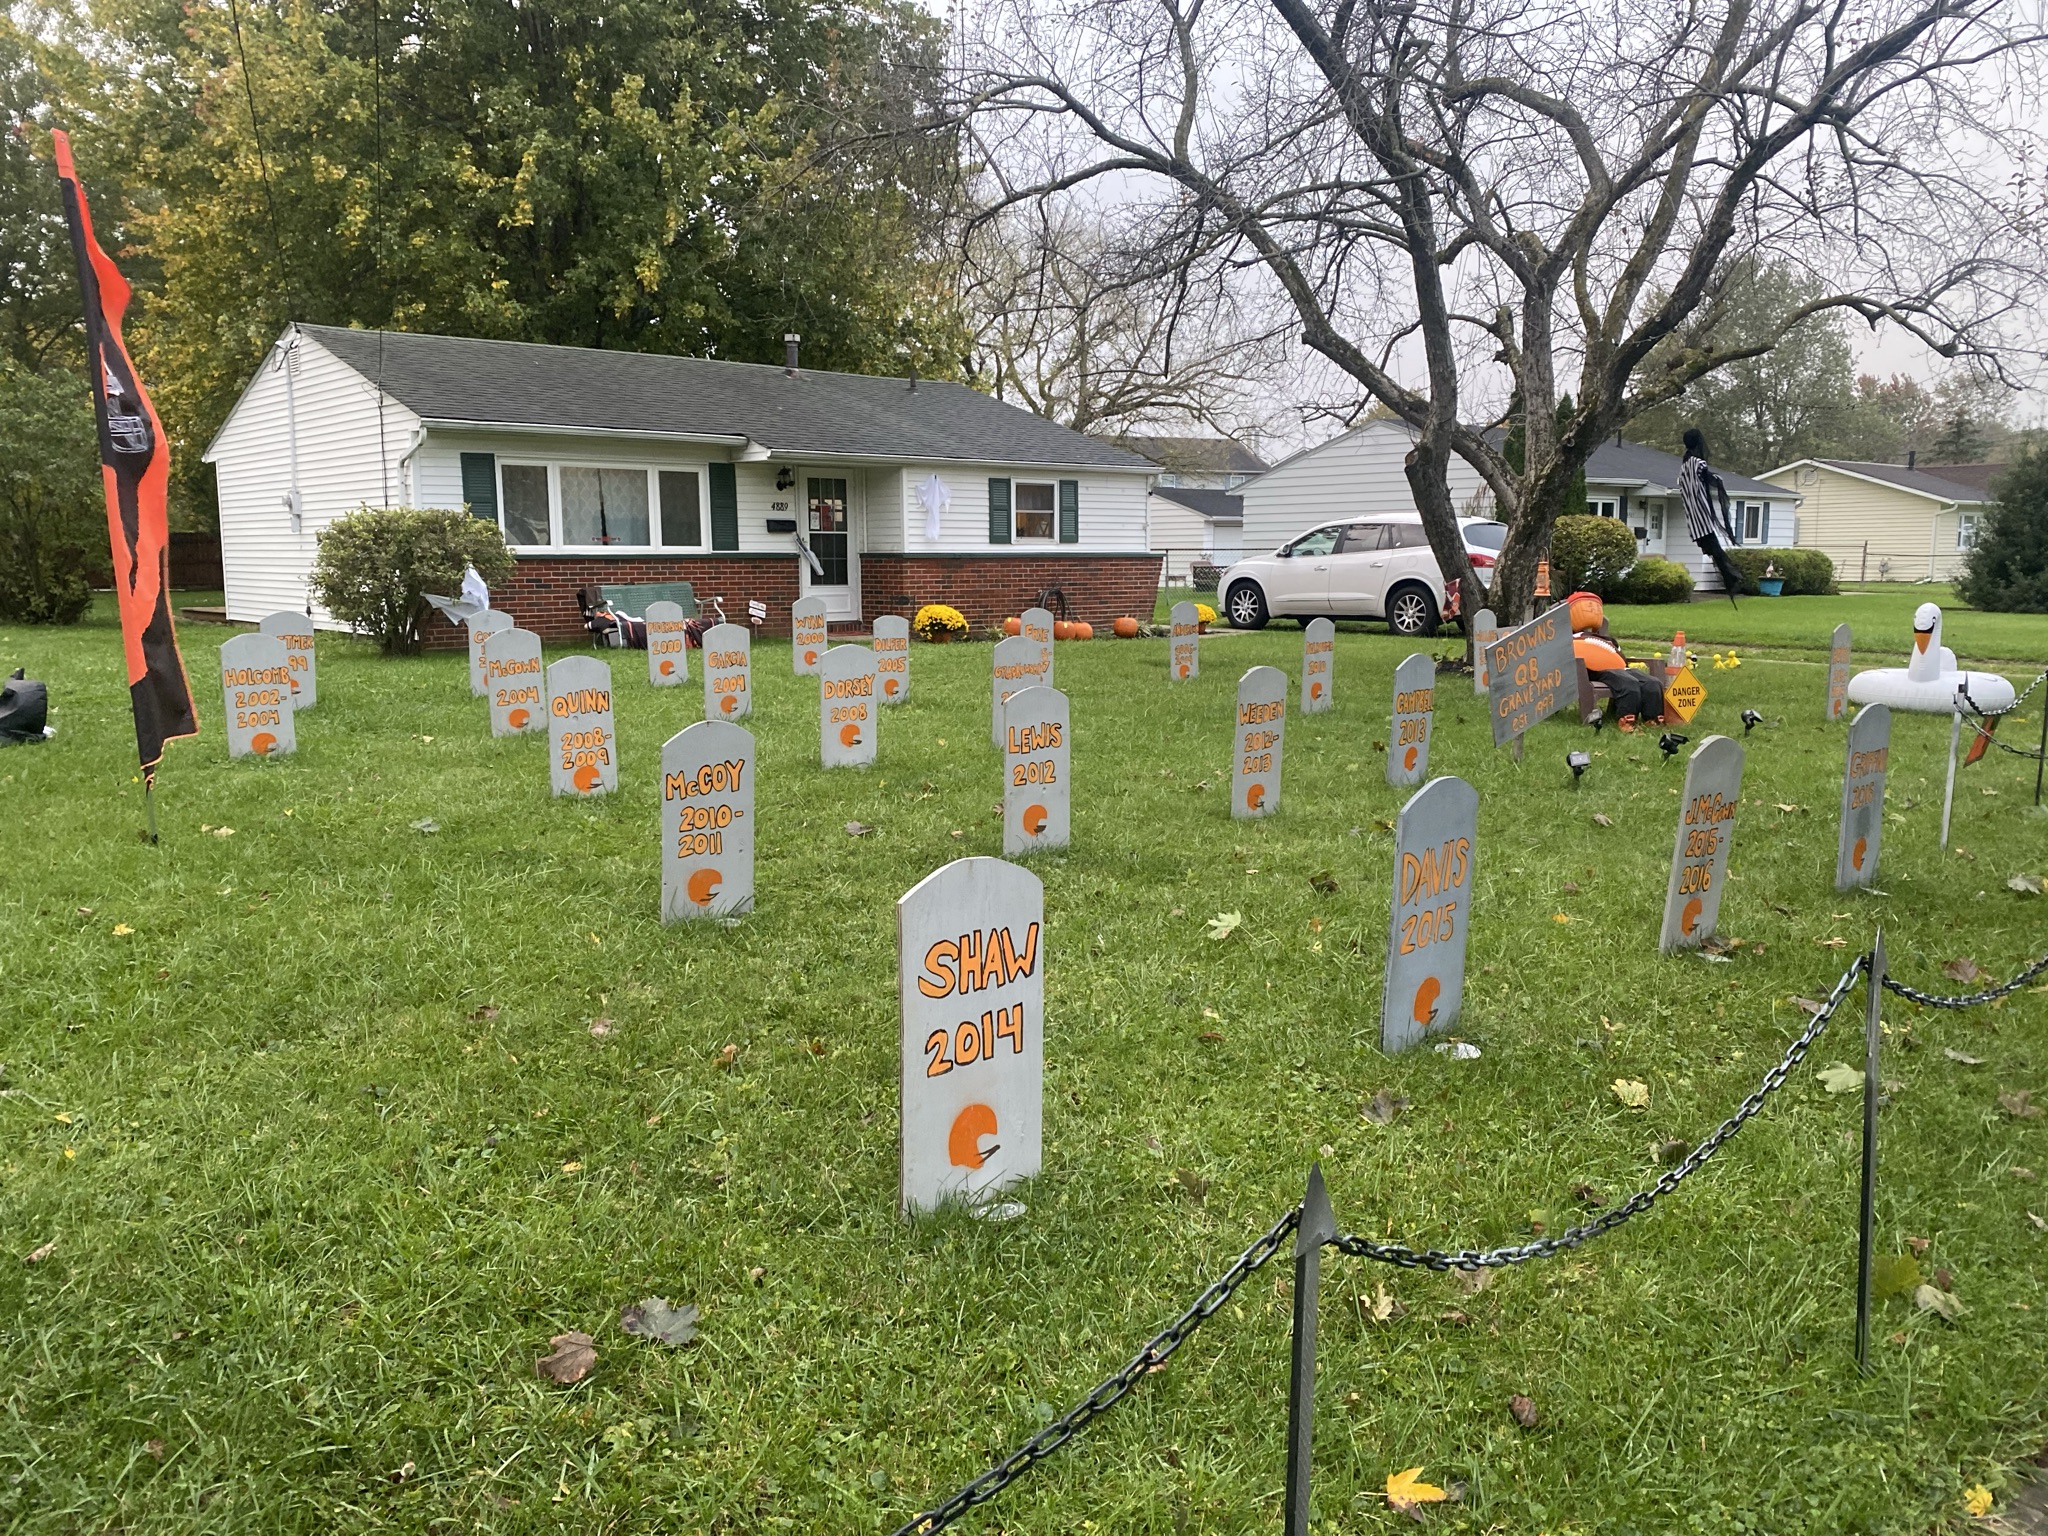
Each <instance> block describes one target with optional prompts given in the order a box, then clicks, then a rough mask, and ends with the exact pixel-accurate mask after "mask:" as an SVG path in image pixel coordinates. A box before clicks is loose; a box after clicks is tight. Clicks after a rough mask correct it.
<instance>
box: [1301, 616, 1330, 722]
mask: <svg viewBox="0 0 2048 1536" xmlns="http://www.w3.org/2000/svg"><path fill="white" fill-rule="evenodd" d="M1336 659H1337V626H1336V625H1334V624H1332V623H1331V622H1330V621H1329V620H1328V619H1310V620H1309V621H1308V624H1307V626H1306V627H1305V628H1304V629H1303V630H1302V632H1301V712H1302V713H1303V714H1304V715H1320V714H1322V713H1324V712H1325V711H1326V710H1328V709H1329V707H1330V705H1331V703H1332V700H1331V698H1330V685H1331V681H1332V673H1331V664H1332V663H1333V662H1334V661H1335V660H1336Z"/></svg>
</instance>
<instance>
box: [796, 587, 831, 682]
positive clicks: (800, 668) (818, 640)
mask: <svg viewBox="0 0 2048 1536" xmlns="http://www.w3.org/2000/svg"><path fill="white" fill-rule="evenodd" d="M789 638H790V642H791V644H790V647H789V654H790V665H791V666H792V667H794V668H795V669H796V675H797V676H798V677H810V676H813V675H814V674H816V672H817V670H818V667H819V666H820V664H822V663H823V661H824V659H825V650H826V646H825V599H823V598H822V597H801V598H798V599H797V600H796V601H795V602H793V603H791V604H790V605H789Z"/></svg>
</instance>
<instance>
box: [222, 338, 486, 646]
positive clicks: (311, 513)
mask: <svg viewBox="0 0 2048 1536" xmlns="http://www.w3.org/2000/svg"><path fill="white" fill-rule="evenodd" d="M279 359H280V354H279V353H278V352H277V350H275V349H273V350H272V351H270V352H269V353H267V354H265V356H264V360H263V362H262V364H261V365H260V366H259V367H258V369H257V371H256V376H255V377H254V378H253V379H252V380H251V381H250V384H249V387H248V389H247V390H246V391H245V392H244V394H243V396H242V398H241V400H240V401H239V402H238V403H237V404H236V406H235V409H234V411H233V412H232V413H231V414H230V416H229V418H228V420H227V422H226V423H225V424H224V425H223V426H222V428H221V431H220V434H219V436H218V437H216V438H215V439H214V442H213V444H212V446H211V448H210V449H209V451H208V455H207V456H208V459H209V460H210V461H211V462H212V464H213V466H214V472H215V484H216V493H217V497H218V503H219V508H220V542H221V565H222V569H223V573H224V580H225V582H226V585H227V613H228V617H229V618H230V619H233V620H235V621H237V622H238V623H254V622H256V621H257V620H260V619H262V618H263V617H264V616H265V615H266V614H271V613H276V612H278V611H279V610H281V609H294V610H299V611H303V610H304V609H305V608H306V607H307V604H308V598H307V593H306V583H307V579H308V578H309V577H310V575H311V574H312V570H313V556H314V553H315V549H316V541H317V539H318V537H319V534H320V531H321V530H322V529H323V528H325V527H327V525H328V524H330V523H332V522H333V521H334V520H335V519H336V518H339V517H343V516H345V515H347V514H348V513H350V512H353V511H355V510H356V509H357V508H359V507H363V506H373V507H374V506H382V505H387V504H402V503H403V502H404V501H405V500H406V488H405V479H406V476H405V473H404V467H403V461H404V458H405V453H406V450H407V449H408V448H409V447H411V445H412V443H413V440H414V435H415V431H416V428H417V427H418V418H417V417H416V416H414V415H413V414H412V412H410V411H408V410H406V409H405V408H404V407H403V406H401V405H399V404H398V402H397V401H395V400H393V399H391V398H390V397H389V396H388V395H387V396H385V397H384V408H383V418H384V421H383V428H384V430H383V432H382V434H381V439H382V440H381V443H380V440H379V439H380V434H379V432H378V430H377V428H378V420H377V418H378V409H377V391H376V388H375V386H374V385H373V384H372V383H371V382H370V381H369V380H367V379H365V378H364V377H363V376H362V375H361V374H359V373H357V372H356V371H355V370H354V369H353V368H350V367H349V366H348V365H347V364H345V363H343V362H341V361H340V360H339V359H338V358H336V357H335V356H334V355H333V354H332V353H330V352H328V351H327V350H326V349H325V348H323V347H322V346H320V344H319V343H318V342H316V341H313V340H312V339H310V338H308V337H304V336H300V337H298V338H297V341H296V344H295V346H294V348H293V354H292V365H291V366H292V369H293V373H292V388H291V394H290V406H289V410H288V409H287V398H286V391H285V380H284V373H283V369H282V367H281V366H280V362H279ZM288 423H295V424H296V431H295V432H293V431H290V430H288ZM294 438H295V439H296V446H297V459H298V485H299V499H300V509H301V512H302V514H303V516H302V518H301V520H300V523H299V526H298V527H297V529H296V530H295V529H294V528H293V525H292V515H291V510H290V504H289V493H290V490H291V484H292V459H293V446H294ZM380 452H381V456H382V464H381V469H380V464H379V456H380ZM456 484H457V495H456V500H457V502H458V503H459V502H460V500H461V494H460V484H461V476H460V473H459V471H458V472H457V474H456ZM313 620H314V623H316V624H318V625H320V626H321V627H323V628H338V627H339V626H338V625H336V624H335V623H334V621H333V619H332V617H331V616H330V615H329V614H328V613H327V612H326V611H325V610H324V609H321V608H320V607H318V606H317V605H315V606H314V608H313Z"/></svg>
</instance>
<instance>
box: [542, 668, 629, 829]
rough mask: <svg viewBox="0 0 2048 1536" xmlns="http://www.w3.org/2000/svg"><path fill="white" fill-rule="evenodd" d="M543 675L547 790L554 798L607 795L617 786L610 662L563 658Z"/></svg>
mask: <svg viewBox="0 0 2048 1536" xmlns="http://www.w3.org/2000/svg"><path fill="white" fill-rule="evenodd" d="M547 675H548V786H549V788H550V789H551V790H552V791H553V792H554V793H555V794H558V795H577V796H584V797H587V796H592V795H608V794H610V793H611V792H612V791H613V790H615V789H617V788H618V787H619V744H618V740H617V737H616V735H615V734H614V732H613V729H612V669H611V665H610V663H608V662H602V661H599V660H598V659H597V658H596V657H595V656H564V657H563V658H562V659H561V660H560V661H558V662H556V663H555V664H554V665H553V666H552V667H549V668H548V674H547Z"/></svg>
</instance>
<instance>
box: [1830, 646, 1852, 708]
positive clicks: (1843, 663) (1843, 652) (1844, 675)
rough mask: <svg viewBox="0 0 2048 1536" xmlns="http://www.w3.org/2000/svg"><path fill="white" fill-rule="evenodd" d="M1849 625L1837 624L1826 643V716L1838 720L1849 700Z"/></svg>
mask: <svg viewBox="0 0 2048 1536" xmlns="http://www.w3.org/2000/svg"><path fill="white" fill-rule="evenodd" d="M1849 651H1850V642H1849V626H1848V625H1846V624H1837V625H1836V626H1835V636H1834V639H1833V640H1831V641H1830V642H1829V643H1828V718H1829V719H1830V720H1839V719H1841V718H1842V711H1843V710H1844V709H1845V708H1847V707H1848V702H1849Z"/></svg>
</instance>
